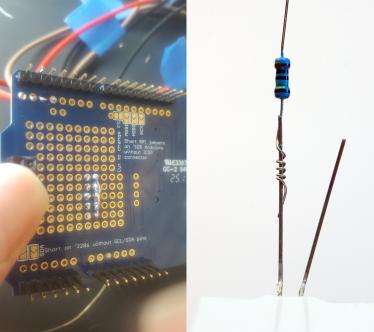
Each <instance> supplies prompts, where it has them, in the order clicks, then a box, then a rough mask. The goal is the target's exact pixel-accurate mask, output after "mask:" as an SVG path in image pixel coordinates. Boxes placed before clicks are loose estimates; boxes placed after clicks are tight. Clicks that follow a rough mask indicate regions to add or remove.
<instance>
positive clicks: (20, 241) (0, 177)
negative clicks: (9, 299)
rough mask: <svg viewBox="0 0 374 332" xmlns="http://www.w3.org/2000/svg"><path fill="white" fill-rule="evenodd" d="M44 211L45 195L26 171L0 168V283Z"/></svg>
mask: <svg viewBox="0 0 374 332" xmlns="http://www.w3.org/2000/svg"><path fill="white" fill-rule="evenodd" d="M47 207H48V195H47V192H46V190H45V188H44V186H43V184H42V183H41V182H40V180H39V179H38V177H37V176H36V175H35V174H34V173H33V172H32V171H31V170H30V169H28V168H26V167H23V166H20V165H16V164H9V163H5V164H0V280H1V279H2V277H4V275H5V274H6V273H7V272H8V270H9V269H10V268H11V266H12V265H13V263H14V260H15V259H16V257H17V256H18V255H19V253H20V251H21V250H22V248H23V247H24V246H25V245H26V244H27V242H28V241H30V239H31V238H32V236H33V234H34V233H35V229H36V227H37V226H38V224H39V223H40V220H41V218H42V217H43V215H44V213H45V211H46V209H47Z"/></svg>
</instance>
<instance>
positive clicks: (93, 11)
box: [65, 0, 128, 56]
mask: <svg viewBox="0 0 374 332" xmlns="http://www.w3.org/2000/svg"><path fill="white" fill-rule="evenodd" d="M115 5H117V2H116V1H115V2H113V1H107V0H87V1H85V2H84V3H83V4H82V5H81V6H79V7H78V8H76V9H75V10H74V11H73V12H71V13H70V14H69V15H68V16H67V17H66V18H65V23H66V24H67V25H68V26H70V27H71V28H72V30H74V31H76V30H77V29H79V28H81V27H82V26H83V25H85V24H87V23H88V22H90V21H91V20H93V19H95V18H97V17H99V16H101V15H104V14H106V13H108V12H110V11H111V10H113V9H115V8H113V7H114V6H115ZM117 8H118V6H117ZM125 13H128V11H125ZM124 34H125V31H124V30H123V29H122V27H121V24H120V22H119V21H118V19H117V18H112V19H109V20H107V21H106V22H104V23H102V24H100V25H98V26H96V27H94V28H92V29H90V30H89V31H86V32H84V33H82V34H81V35H80V36H79V38H80V39H81V40H82V41H83V42H84V43H85V44H86V45H87V47H88V48H89V49H90V50H92V51H94V52H95V53H96V54H97V55H98V56H102V55H104V54H105V53H106V52H107V51H109V50H110V49H111V48H112V47H113V45H115V43H117V42H118V41H119V40H120V39H121V38H122V37H123V36H124ZM103 36H105V38H103Z"/></svg>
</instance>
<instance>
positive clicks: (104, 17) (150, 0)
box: [35, 0, 157, 72]
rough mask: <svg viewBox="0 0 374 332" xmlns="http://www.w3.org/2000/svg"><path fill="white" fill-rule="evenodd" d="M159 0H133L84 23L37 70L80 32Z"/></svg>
mask: <svg viewBox="0 0 374 332" xmlns="http://www.w3.org/2000/svg"><path fill="white" fill-rule="evenodd" d="M155 2H157V1H155V0H140V1H134V2H131V3H128V4H126V5H123V6H120V7H118V8H117V9H115V10H112V11H111V12H109V13H106V14H104V15H102V16H99V17H97V18H96V19H94V20H92V21H90V22H88V23H87V24H85V25H83V26H82V27H80V28H79V29H78V30H76V31H74V32H72V33H71V34H69V35H68V36H66V37H65V38H64V39H62V40H61V41H60V42H59V43H57V44H56V46H54V47H53V48H52V50H51V51H50V52H49V53H48V54H47V55H46V56H45V57H44V58H43V60H42V61H41V62H40V63H39V64H38V66H37V67H36V69H35V71H36V72H39V71H41V70H43V69H44V68H47V67H48V65H49V64H50V63H51V62H52V61H53V60H54V59H55V58H56V56H57V55H58V54H59V53H60V52H61V50H62V49H63V48H64V47H65V46H67V45H68V44H70V43H71V42H72V41H74V40H75V39H76V38H78V37H79V35H80V34H82V33H83V32H85V31H87V30H89V29H91V28H93V27H94V26H96V25H98V24H101V23H103V22H105V21H107V20H109V19H110V18H112V17H114V16H116V15H117V14H118V13H120V12H123V11H125V10H128V9H130V8H133V7H138V6H140V5H146V4H151V3H155Z"/></svg>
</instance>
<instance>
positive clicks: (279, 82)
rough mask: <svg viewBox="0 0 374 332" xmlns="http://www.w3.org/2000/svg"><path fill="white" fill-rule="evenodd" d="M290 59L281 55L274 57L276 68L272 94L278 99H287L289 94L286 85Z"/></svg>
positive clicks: (288, 88)
mask: <svg viewBox="0 0 374 332" xmlns="http://www.w3.org/2000/svg"><path fill="white" fill-rule="evenodd" d="M290 66H291V61H290V59H288V58H285V57H283V56H281V57H280V58H277V59H275V68H276V70H277V72H276V76H275V89H274V95H275V97H276V98H279V99H287V98H288V97H289V96H290V87H289V85H288V71H289V68H290Z"/></svg>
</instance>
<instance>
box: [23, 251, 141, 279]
mask: <svg viewBox="0 0 374 332" xmlns="http://www.w3.org/2000/svg"><path fill="white" fill-rule="evenodd" d="M32 245H34V246H35V245H36V244H32ZM36 246H37V245H36ZM26 248H27V247H26ZM26 248H25V251H26V250H27V249H26ZM135 256H136V249H134V248H130V249H122V250H115V251H113V252H105V253H102V252H99V253H96V254H90V255H88V256H87V258H86V262H82V263H88V264H102V263H107V262H110V261H116V260H121V259H122V260H123V259H128V258H130V259H131V258H133V257H135ZM24 258H25V253H24V252H23V253H21V255H20V256H19V258H18V261H19V262H21V264H20V265H19V267H18V270H19V272H20V273H22V274H24V273H28V272H38V271H47V270H61V269H68V268H72V267H74V266H76V265H77V264H78V263H81V262H79V259H78V258H77V257H75V256H73V257H70V258H69V257H65V258H62V259H52V260H49V261H48V260H42V261H41V262H39V261H36V260H32V261H27V260H25V259H24Z"/></svg>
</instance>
